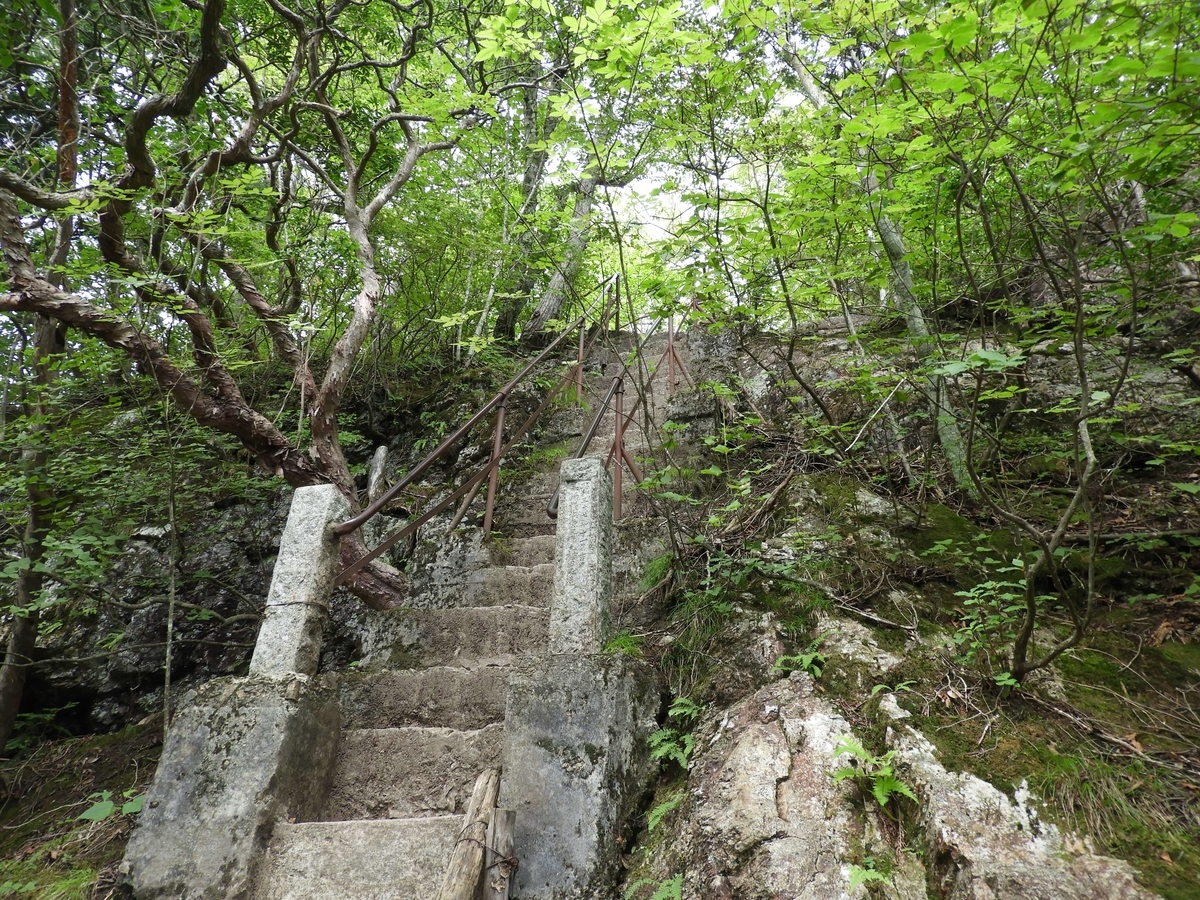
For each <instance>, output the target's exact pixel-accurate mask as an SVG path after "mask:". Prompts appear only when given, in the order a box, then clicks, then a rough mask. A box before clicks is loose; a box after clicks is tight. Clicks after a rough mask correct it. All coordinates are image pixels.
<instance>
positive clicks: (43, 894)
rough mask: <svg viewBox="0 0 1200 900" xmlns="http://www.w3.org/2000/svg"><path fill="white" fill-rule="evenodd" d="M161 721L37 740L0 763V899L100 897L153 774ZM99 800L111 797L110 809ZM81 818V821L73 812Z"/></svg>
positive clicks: (109, 887) (110, 884)
mask: <svg viewBox="0 0 1200 900" xmlns="http://www.w3.org/2000/svg"><path fill="white" fill-rule="evenodd" d="M160 728H161V725H160V724H158V723H152V724H146V725H143V726H140V727H131V728H128V729H126V730H125V731H122V732H119V733H117V734H110V735H97V736H90V737H82V738H71V739H68V740H58V741H44V742H41V743H39V744H37V746H36V748H35V749H33V750H32V751H31V752H29V753H28V754H26V755H18V756H17V757H16V758H14V759H10V760H5V761H3V762H0V790H2V792H3V795H2V797H0V897H21V898H30V900H100V898H107V897H109V896H114V894H113V891H114V890H115V885H116V868H117V865H118V864H119V863H120V860H121V857H122V855H123V854H124V852H125V843H126V841H127V840H128V838H129V833H130V829H131V828H132V826H133V822H134V818H135V816H136V813H134V812H132V810H134V809H136V808H138V807H139V806H140V804H139V803H137V802H133V803H128V804H127V809H128V810H129V812H122V806H123V805H126V804H124V803H122V802H121V801H122V800H129V799H136V798H137V797H139V796H140V795H141V794H142V792H143V791H144V790H145V789H146V787H147V786H148V784H149V782H150V779H151V778H152V777H153V775H154V768H155V765H156V764H157V760H158V753H159V749H160V747H159V745H160V741H161V737H162V735H161V731H160ZM105 797H109V798H111V797H115V798H117V800H118V802H116V803H114V804H112V805H111V806H110V805H109V804H108V803H106V802H104V798H105ZM85 815H86V816H87V818H81V816H85Z"/></svg>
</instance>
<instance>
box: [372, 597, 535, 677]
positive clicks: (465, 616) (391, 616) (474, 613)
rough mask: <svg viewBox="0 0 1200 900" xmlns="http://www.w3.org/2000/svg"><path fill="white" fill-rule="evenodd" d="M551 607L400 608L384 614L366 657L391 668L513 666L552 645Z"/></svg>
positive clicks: (380, 618) (378, 621) (378, 620)
mask: <svg viewBox="0 0 1200 900" xmlns="http://www.w3.org/2000/svg"><path fill="white" fill-rule="evenodd" d="M549 627H550V610H549V609H548V608H547V607H534V606H524V605H512V606H479V607H475V606H467V607H453V608H450V609H397V610H388V611H386V612H384V613H382V614H380V615H379V618H378V619H377V625H376V629H375V633H374V635H373V638H374V639H373V641H372V643H373V646H372V647H371V649H370V652H369V654H368V656H367V657H365V661H366V662H367V663H368V664H370V663H376V662H379V663H382V664H383V665H384V666H385V667H386V668H393V669H416V668H426V667H430V666H461V667H464V668H470V669H478V668H483V667H486V666H507V665H511V664H512V663H513V662H514V661H516V660H517V659H518V658H520V657H522V656H526V655H529V654H541V653H544V652H545V650H546V642H547V637H548V634H549Z"/></svg>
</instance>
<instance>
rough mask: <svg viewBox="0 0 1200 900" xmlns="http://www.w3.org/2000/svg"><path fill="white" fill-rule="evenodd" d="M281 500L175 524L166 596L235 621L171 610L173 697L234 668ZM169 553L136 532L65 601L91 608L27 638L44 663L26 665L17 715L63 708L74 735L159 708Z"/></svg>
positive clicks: (147, 532)
mask: <svg viewBox="0 0 1200 900" xmlns="http://www.w3.org/2000/svg"><path fill="white" fill-rule="evenodd" d="M290 500H291V491H290V490H288V489H282V490H280V491H278V492H276V493H275V494H274V495H272V498H271V502H269V503H261V504H252V503H237V504H233V505H230V506H227V507H224V508H220V509H216V508H213V509H209V510H205V511H202V512H199V513H197V514H196V515H195V516H194V517H193V518H192V519H190V520H189V521H186V522H184V523H182V525H181V528H180V534H179V543H178V558H177V565H176V598H177V600H178V601H181V602H182V603H187V604H192V605H193V606H194V607H202V608H204V609H207V610H211V611H212V612H215V613H216V614H217V615H219V616H221V617H224V618H231V617H239V618H238V619H237V620H236V621H234V622H232V623H230V624H229V625H222V624H220V622H219V621H218V620H217V619H216V618H214V617H212V616H210V615H209V614H207V613H203V612H200V611H198V610H195V609H189V608H186V607H182V606H181V607H180V608H178V609H177V612H176V617H175V634H174V644H173V648H172V654H171V658H172V683H173V686H174V690H175V691H177V692H180V693H182V692H183V691H185V690H188V689H190V688H194V687H196V686H198V685H200V684H203V683H204V682H206V681H208V680H210V679H212V678H214V677H217V676H220V675H227V674H232V673H238V672H244V671H245V667H246V664H247V663H248V661H249V656H250V650H251V648H252V646H253V644H254V637H255V634H256V633H257V630H258V616H259V615H260V614H261V612H262V607H263V604H264V602H265V599H266V592H267V585H268V584H269V582H270V579H271V570H272V567H273V565H274V561H275V554H276V552H277V551H278V549H279V537H280V534H281V533H282V530H283V525H284V522H285V520H286V518H287V512H288V506H289V503H290ZM169 549H170V535H169V531H168V529H167V527H166V526H165V525H164V526H147V527H144V528H141V529H139V530H138V531H137V532H136V533H134V534H133V535H131V536H130V537H129V538H128V539H127V541H126V542H125V547H124V552H123V554H122V555H121V557H120V559H119V560H118V561H117V563H116V564H115V565H114V566H113V568H112V570H111V572H110V573H109V575H108V577H107V579H106V581H105V583H104V584H103V585H102V586H100V587H99V588H98V589H97V591H96V596H95V597H92V598H88V597H82V598H79V599H78V600H77V601H75V602H74V604H73V606H74V608H75V609H80V608H82V607H85V606H87V605H94V606H95V608H96V611H95V612H91V613H87V612H83V613H80V612H75V613H71V614H69V615H67V614H65V613H64V616H63V619H62V624H61V627H59V628H57V629H56V630H54V631H52V632H50V633H48V634H46V635H44V636H43V637H42V638H41V639H40V640H39V644H38V658H39V659H42V660H53V661H54V662H53V663H52V664H47V665H45V666H39V667H36V668H34V669H33V670H32V672H31V674H30V680H29V683H28V685H27V688H26V691H25V697H24V705H23V707H22V711H25V712H28V711H36V710H39V709H46V708H55V707H61V706H63V705H65V704H67V703H73V704H75V706H74V707H73V708H72V709H70V710H69V711H68V713H67V715H65V716H63V717H60V720H59V721H60V722H63V723H66V724H69V726H70V727H78V729H79V730H81V731H84V730H99V731H105V730H110V729H114V728H119V727H121V726H123V725H125V724H127V723H129V722H130V721H134V722H136V721H138V720H139V719H141V718H142V717H144V716H145V715H147V714H148V713H155V712H157V711H159V709H160V708H161V706H162V683H163V663H164V659H165V647H164V641H165V636H166V620H167V609H166V602H167V599H168V585H169V580H168V572H169V565H170V553H169ZM112 601H116V602H112ZM117 604H122V605H117ZM130 607H133V608H130ZM67 608H69V607H64V610H65V609H67ZM242 617H245V618H242Z"/></svg>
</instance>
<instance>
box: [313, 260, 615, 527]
mask: <svg viewBox="0 0 1200 900" xmlns="http://www.w3.org/2000/svg"><path fill="white" fill-rule="evenodd" d="M610 286H611V290H610V291H607V292H606V294H605V295H604V296H606V297H607V298H608V302H606V303H605V304H604V308H603V311H602V315H601V319H600V322H601V328H602V329H603V327H604V325H605V324H606V323H607V322H608V316H609V312H610V310H611V307H612V305H613V303H614V302H619V301H620V276H619V275H613V276H612V277H610V278H608V279H605V281H604V282H602V283H601V290H604V289H605V288H607V287H610ZM587 317H588V313H587V312H585V313H583V314H582V315H581V316H580V317H579V318H578V319H577V320H576V321H575V322H573V323H571V325H570V326H568V327H567V328H566V329H565V330H564V331H563V332H562V334H560V335H559V336H558V337H557V338H555V339H554V341H552V342H551V343H550V345H549V346H548V347H546V349H545V350H543V351H542V352H541V353H539V354H538V355H537V357H536V358H535V359H534V360H533V362H531V363H529V364H528V365H527V366H525V368H523V369H522V370H521V371H520V372H519V373H518V374H517V375H515V376H514V377H513V378H512V379H511V380H510V381H509V382H508V383H507V384H506V385H505V386H504V387H502V388H501V389H500V391H499V392H498V393H497V394H496V396H494V397H492V399H491V400H489V401H488V402H487V403H485V404H484V405H483V406H481V407H480V408H479V410H478V412H476V413H475V415H473V416H471V418H469V419H468V420H467V421H466V422H464V423H463V424H462V425H460V426H459V427H458V428H456V429H455V430H454V433H453V434H451V435H450V436H449V437H447V438H445V439H444V440H443V441H442V442H441V443H440V444H438V445H437V447H436V448H434V450H433V451H432V452H431V453H430V454H429V455H428V456H426V457H425V458H424V459H423V460H421V462H419V463H417V465H415V466H414V467H413V468H412V469H410V470H409V472H408V474H406V475H405V476H404V477H403V478H401V479H400V481H398V482H397V483H396V484H395V485H393V486H392V487H391V488H390V489H389V490H388V491H387V492H385V493H384V494H382V495H380V496H379V497H378V498H377V499H376V500H375V501H374V502H373V503H371V504H370V505H369V506H368V507H367V508H366V509H364V510H363V511H362V512H360V513H359V514H358V515H356V516H354V517H353V518H351V519H348V520H346V521H345V522H342V523H341V524H340V525H336V526H334V529H333V531H334V534H337V535H345V534H350V533H351V532H352V531H355V530H357V529H359V528H361V527H362V526H363V524H365V523H366V522H367V521H368V520H369V519H371V517H373V516H374V515H375V514H376V513H378V512H379V511H380V510H381V509H383V508H384V507H385V506H387V504H388V503H390V502H391V501H392V499H393V498H394V497H395V496H396V495H397V494H399V493H400V492H401V491H402V490H404V489H405V488H406V487H408V486H409V485H410V484H412V483H413V482H414V481H415V480H416V479H417V477H418V476H420V475H421V474H423V473H424V472H425V470H426V469H428V468H429V467H430V466H432V465H433V464H434V463H435V462H437V461H438V460H439V459H440V458H441V457H442V456H443V455H445V453H446V451H447V450H449V449H450V447H452V446H453V445H454V444H457V443H458V442H459V441H460V440H462V439H463V438H464V437H465V436H466V435H467V434H468V433H469V432H470V431H471V429H472V428H474V427H475V426H476V425H478V424H479V422H480V421H481V420H482V419H483V418H484V417H485V416H486V415H487V414H488V413H490V412H491V411H492V410H493V409H495V408H496V407H497V406H498V405H500V404H501V403H504V402H506V401H507V399H508V395H509V394H510V393H511V392H512V390H513V388H515V387H516V386H517V385H518V384H520V383H521V382H522V381H523V380H524V379H525V376H526V375H528V374H529V373H530V372H531V371H533V369H534V368H535V367H536V366H538V365H539V364H540V363H542V362H543V361H544V360H545V359H546V358H547V357H548V356H549V355H550V354H551V353H553V352H554V351H555V350H556V349H557V348H558V347H559V346H560V345H561V344H562V343H563V341H564V340H565V339H566V338H567V336H568V335H571V334H573V333H574V332H575V328H576V327H577V326H584V325H586V323H587ZM594 344H595V342H594V341H593V342H592V346H594ZM576 365H579V366H582V365H583V362H582V360H581V361H580V362H578V363H577V364H576ZM503 424H504V423H503V419H502V418H501V421H500V426H501V428H502V427H503Z"/></svg>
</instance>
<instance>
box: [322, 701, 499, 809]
mask: <svg viewBox="0 0 1200 900" xmlns="http://www.w3.org/2000/svg"><path fill="white" fill-rule="evenodd" d="M503 742H504V725H503V724H495V725H488V726H485V727H484V728H479V729H475V730H473V731H459V730H456V729H453V728H425V727H418V726H409V727H405V728H369V729H368V728H363V729H353V730H350V731H346V732H344V733H343V734H342V742H341V745H340V746H339V747H338V755H337V760H336V761H335V762H334V765H333V779H332V784H331V785H330V788H329V799H328V800H327V801H326V803H325V813H324V815H323V816H322V819H324V820H325V821H347V820H352V819H403V818H413V817H419V816H437V815H447V814H454V813H462V812H465V811H466V805H467V802H468V801H469V800H470V799H471V789H472V787H474V785H475V779H476V778H477V777H478V776H479V773H480V771H482V770H483V769H485V768H487V767H489V766H498V765H500V756H501V751H502V749H503Z"/></svg>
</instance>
